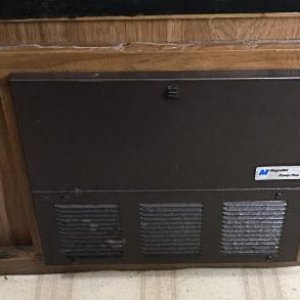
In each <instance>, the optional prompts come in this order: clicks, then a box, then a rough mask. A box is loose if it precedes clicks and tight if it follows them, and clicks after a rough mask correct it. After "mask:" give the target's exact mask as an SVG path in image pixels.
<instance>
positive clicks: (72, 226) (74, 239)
mask: <svg viewBox="0 0 300 300" xmlns="http://www.w3.org/2000/svg"><path fill="white" fill-rule="evenodd" d="M55 214H56V226H57V236H58V247H59V250H58V251H59V253H61V254H63V255H65V256H67V257H74V258H76V257H78V258H80V257H82V258H84V257H87V258H89V257H120V256H122V255H123V247H124V240H123V238H122V226H121V215H120V209H119V205H118V204H108V205H103V204H101V205H84V204H76V205H75V204H72V205H55Z"/></svg>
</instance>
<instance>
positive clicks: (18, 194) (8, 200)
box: [0, 87, 31, 245]
mask: <svg viewBox="0 0 300 300" xmlns="http://www.w3.org/2000/svg"><path fill="white" fill-rule="evenodd" d="M0 101H1V106H0V245H12V244H14V245H23V244H30V243H31V237H30V233H29V230H28V223H27V218H26V214H25V213H24V211H25V203H24V201H25V199H24V198H25V195H24V193H23V191H22V185H21V184H20V179H19V173H20V171H21V169H22V168H23V165H24V164H23V163H21V161H20V157H21V155H20V153H19V152H18V151H17V147H16V145H17V143H19V138H18V136H17V135H16V131H15V129H16V126H15V123H14V119H13V118H14V114H13V113H12V111H11V103H10V99H9V94H8V93H7V90H6V89H5V88H4V87H0ZM26 200H28V197H26Z"/></svg>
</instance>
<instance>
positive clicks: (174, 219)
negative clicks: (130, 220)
mask: <svg viewBox="0 0 300 300" xmlns="http://www.w3.org/2000/svg"><path fill="white" fill-rule="evenodd" d="M140 227H141V247H142V252H143V254H145V255H172V254H174V255H199V254H200V251H201V227H202V204H199V203H185V204H181V203H180V204H179V203H170V204H169V203H168V204H141V205H140Z"/></svg>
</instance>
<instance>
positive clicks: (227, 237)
mask: <svg viewBox="0 0 300 300" xmlns="http://www.w3.org/2000/svg"><path fill="white" fill-rule="evenodd" d="M286 206H287V203H286V202H285V201H242V202H236V201H228V202H225V203H224V207H223V223H222V241H221V245H222V246H221V249H222V250H221V252H222V253H223V254H228V255H231V254H232V255H251V254H253V255H267V254H276V253H278V252H279V251H280V241H281V233H282V228H283V224H284V220H285V215H286Z"/></svg>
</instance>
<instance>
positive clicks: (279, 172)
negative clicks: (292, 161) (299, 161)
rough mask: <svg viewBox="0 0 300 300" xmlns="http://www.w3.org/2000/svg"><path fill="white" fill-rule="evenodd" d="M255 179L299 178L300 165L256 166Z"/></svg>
mask: <svg viewBox="0 0 300 300" xmlns="http://www.w3.org/2000/svg"><path fill="white" fill-rule="evenodd" d="M255 180H300V166H279V167H277V166H276V167H274V166H271V167H270V166H267V167H257V168H256V171H255Z"/></svg>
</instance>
